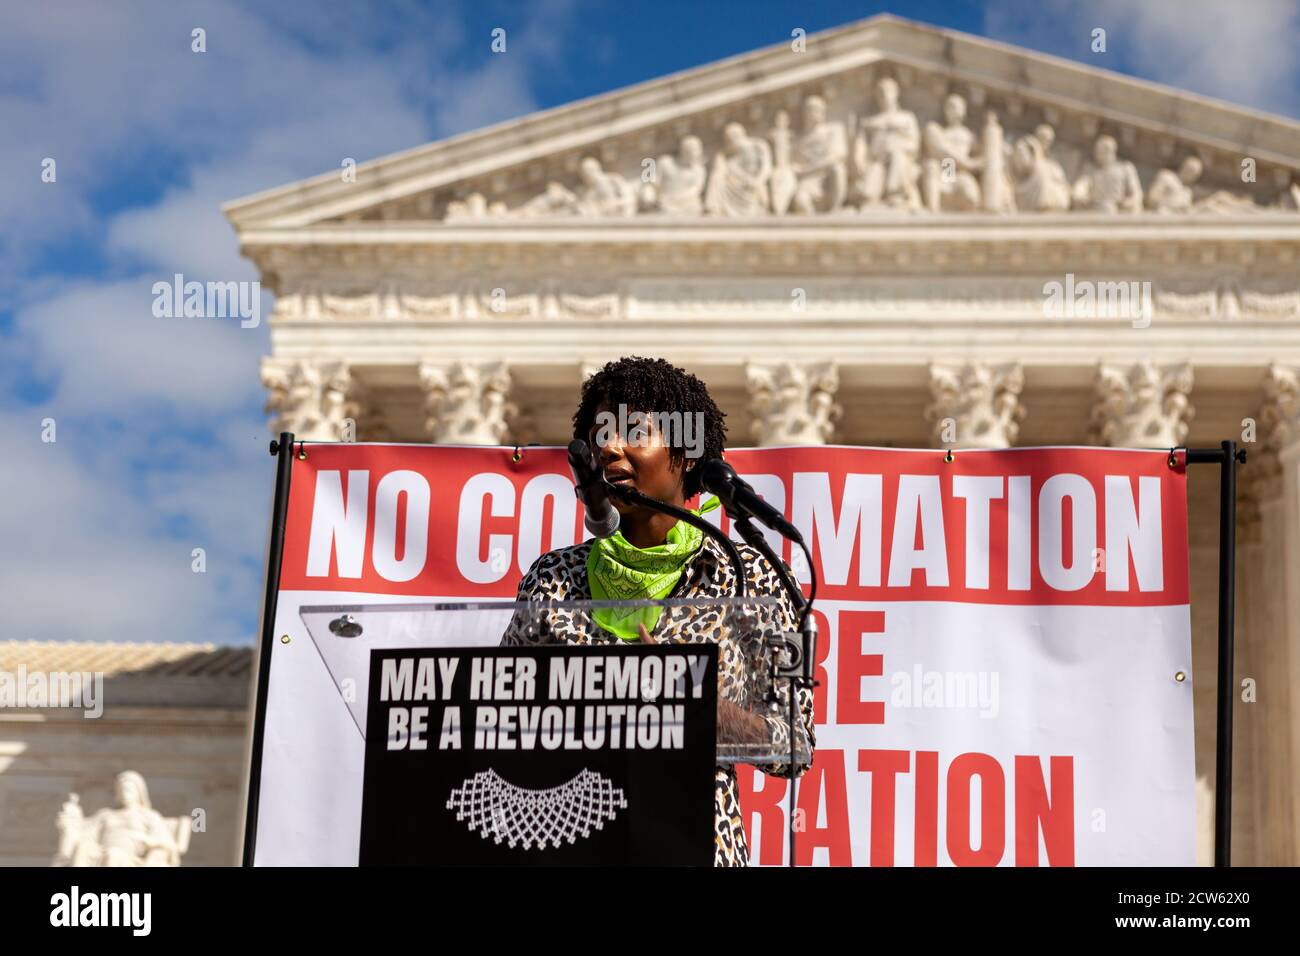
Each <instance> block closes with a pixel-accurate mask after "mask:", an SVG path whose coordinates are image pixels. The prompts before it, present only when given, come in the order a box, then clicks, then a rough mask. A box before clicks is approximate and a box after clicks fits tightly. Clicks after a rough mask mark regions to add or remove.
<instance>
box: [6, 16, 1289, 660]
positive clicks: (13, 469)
mask: <svg viewBox="0 0 1300 956" xmlns="http://www.w3.org/2000/svg"><path fill="white" fill-rule="evenodd" d="M879 12H892V13H895V14H897V15H899V16H905V17H910V18H912V19H916V20H920V21H924V22H928V23H933V24H937V25H941V26H946V27H951V28H954V29H958V30H963V31H966V32H969V33H973V34H977V35H982V36H988V37H991V38H994V39H998V40H1002V41H1005V42H1009V43H1015V44H1019V45H1023V46H1027V47H1031V48H1034V49H1037V50H1041V51H1044V52H1048V53H1054V54H1057V55H1060V56H1066V57H1070V58H1073V59H1077V60H1080V61H1082V62H1086V63H1089V64H1091V65H1095V66H1100V67H1103V68H1107V69H1112V70H1117V71H1120V72H1124V73H1129V74H1132V75H1135V76H1141V77H1144V78H1146V79H1151V80H1156V81H1159V82H1163V83H1168V84H1170V85H1173V86H1177V87H1181V88H1183V89H1188V90H1193V91H1195V92H1199V93H1203V94H1206V95H1210V96H1216V97H1219V98H1222V99H1226V100H1229V101H1233V102H1237V103H1241V104H1243V105H1247V106H1252V107H1255V108H1257V109H1263V110H1268V111H1271V112H1276V113H1280V114H1283V115H1287V116H1291V117H1296V116H1300V65H1298V64H1300V58H1297V57H1296V56H1295V55H1294V51H1295V50H1297V49H1300V5H1297V4H1295V3H1293V2H1290V0H1243V2H1238V3H1233V4H1228V3H1220V2H1218V0H1145V2H1138V0H1096V2H1082V0H1080V2H1067V0H1012V2H1002V3H992V2H990V3H979V2H969V0H948V2H928V3H903V2H898V3H891V4H884V3H848V2H807V3H805V2H799V3H795V2H787V3H778V2H763V0H748V2H744V3H741V2H730V0H723V2H710V3H683V2H671V0H661V2H659V3H654V4H639V3H638V4H628V3H625V2H619V3H614V2H607V3H597V2H581V0H532V2H528V3H523V2H520V3H492V2H460V0H451V2H436V3H435V2H427V3H418V2H415V0H385V2H374V0H371V2H367V0H349V2H346V3H345V2H335V0H317V2H311V3H306V2H301V3H299V2H290V0H276V2H275V3H266V2H259V3H253V2H239V0H213V2H198V3H189V2H184V0H162V2H150V0H132V2H126V0H86V2H72V0H51V2H48V3H39V4H38V3H24V2H20V0H8V2H6V3H4V4H2V5H0V130H3V135H2V136H0V224H3V225H2V228H0V496H2V497H0V500H3V502H4V507H3V508H0V596H2V597H3V598H4V607H5V617H6V621H7V623H8V627H7V628H6V633H5V635H4V638H6V639H8V638H16V639H36V640H118V641H122V640H135V641H161V640H170V641H214V642H217V643H240V644H246V643H249V642H251V641H252V640H253V636H254V632H255V630H256V626H257V611H258V606H259V602H260V595H261V588H262V564H263V560H264V554H263V549H264V546H265V537H266V519H267V512H268V510H269V497H270V490H271V477H272V469H273V462H272V459H271V458H270V457H269V456H268V455H267V451H266V448H267V441H268V439H269V433H268V432H267V429H266V419H265V416H264V414H263V412H262V402H263V400H264V396H263V393H262V389H261V386H260V384H259V381H258V374H257V363H258V359H259V358H260V356H262V355H264V354H266V352H267V351H268V347H269V346H268V337H267V330H266V327H265V325H264V324H263V325H262V326H261V327H259V328H256V329H241V328H240V327H239V323H238V321H237V320H230V319H227V320H222V319H158V318H154V317H153V316H152V313H151V310H150V305H151V303H152V294H151V291H150V290H151V286H152V285H153V283H154V282H156V281H158V280H160V279H169V278H170V276H171V275H172V274H173V273H175V272H182V273H184V274H185V276H186V278H187V279H199V280H207V279H217V280H232V279H235V280H240V279H255V278H257V276H256V274H255V272H254V270H253V268H252V266H251V265H250V264H249V263H248V262H246V261H245V260H243V259H241V258H240V257H239V255H238V250H237V248H236V243H235V240H234V236H233V233H232V231H231V229H230V227H229V225H228V224H227V223H226V221H225V219H224V217H222V215H221V213H220V211H219V207H220V205H221V203H223V202H226V201H229V200H231V199H235V198H238V197H241V196H245V195H248V194H250V193H253V192H256V191H259V190H262V189H267V188H270V187H274V186H278V185H282V184H285V183H289V182H292V181H294V180H297V179H301V178H304V177H307V176H311V175H314V174H317V173H321V172H324V171H326V170H333V169H337V168H338V164H339V158H340V157H343V156H352V157H355V158H356V159H358V160H365V159H371V158H374V157H376V156H382V155H384V154H386V153H390V152H394V151H397V150H401V149H407V148H410V147H412V146H417V145H420V144H422V143H425V142H428V141H430V140H434V139H439V138H442V137H445V136H449V135H452V134H454V133H458V132H462V131H464V130H467V129H473V128H475V127H478V126H483V125H487V124H490V123H494V122H498V121H500V120H504V119H508V118H510V117H512V116H518V115H521V114H524V113H528V112H531V111H534V110H537V109H543V108H546V107H550V106H555V105H559V104H562V103H566V102H570V101H572V100H575V99H581V98H583V97H587V96H593V95H596V94H599V93H603V92H606V91H608V90H612V89H617V88H619V87H622V86H626V85H628V84H630V83H636V82H639V81H641V80H646V79H651V78H653V77H657V76H662V75H664V74H666V73H671V72H674V71H677V70H684V69H689V68H691V67H694V66H699V65H702V64H705V63H708V62H711V61H713V60H717V59H720V58H722V57H726V56H731V55H733V54H736V53H742V52H745V51H747V50H752V49H756V48H759V47H762V46H766V45H769V44H773V43H779V42H783V41H788V38H789V36H790V31H791V30H792V29H794V28H795V27H800V28H803V29H805V30H806V31H808V32H809V33H813V32H815V31H817V30H822V29H826V28H829V27H833V26H838V25H841V24H844V23H849V22H852V21H854V20H857V19H861V18H863V17H867V16H870V15H872V14H875V13H879ZM195 27H202V28H203V29H204V30H205V31H206V35H207V52H206V53H201V54H198V53H194V52H192V51H191V49H190V42H191V41H190V36H191V30H193V29H194V28H195ZM496 27H504V28H505V29H506V31H507V37H508V48H507V53H506V54H505V55H493V54H491V52H490V49H489V43H490V39H491V31H492V30H493V29H494V28H496ZM1095 27H1103V28H1105V29H1106V30H1107V37H1108V50H1107V53H1105V54H1103V55H1098V54H1094V53H1092V52H1091V51H1090V50H1089V39H1090V35H1091V31H1092V29H1093V28H1095ZM46 158H52V159H54V160H55V162H56V172H57V178H56V180H55V181H54V182H42V180H41V167H42V162H43V161H44V160H45V159H46ZM269 311H270V302H269V300H268V301H267V302H266V303H265V304H264V308H263V314H264V315H265V314H268V313H269ZM46 419H53V420H54V422H55V428H56V438H57V440H56V441H54V442H46V441H42V427H43V425H42V423H43V422H44V420H46ZM195 548H202V549H204V551H205V553H206V568H207V570H206V573H203V574H195V573H194V572H193V571H192V570H191V563H192V558H191V554H192V551H193V549H195Z"/></svg>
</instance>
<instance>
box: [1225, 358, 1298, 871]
mask: <svg viewBox="0 0 1300 956" xmlns="http://www.w3.org/2000/svg"><path fill="white" fill-rule="evenodd" d="M1258 423H1259V443H1258V446H1257V447H1256V448H1254V449H1250V451H1251V455H1250V458H1249V459H1248V461H1247V464H1246V465H1245V466H1244V467H1243V468H1242V474H1243V477H1245V478H1246V482H1247V484H1246V488H1247V490H1248V492H1249V495H1250V497H1251V498H1252V499H1254V500H1255V501H1256V502H1257V507H1258V509H1259V526H1260V527H1259V534H1260V543H1259V557H1258V561H1257V562H1255V563H1253V564H1248V565H1247V566H1246V567H1245V568H1244V569H1242V571H1239V586H1240V583H1246V582H1241V581H1240V579H1241V578H1242V577H1246V578H1249V579H1250V581H1249V583H1247V584H1246V587H1247V596H1248V597H1247V600H1248V601H1249V608H1250V614H1251V621H1250V626H1251V627H1252V629H1253V630H1255V631H1256V633H1257V635H1258V639H1257V640H1256V639H1255V637H1253V636H1252V639H1251V643H1252V644H1258V650H1259V660H1258V671H1259V673H1258V676H1257V677H1256V681H1257V694H1258V700H1257V703H1256V704H1254V705H1253V706H1255V707H1258V708H1259V711H1258V714H1257V715H1256V716H1255V717H1254V721H1253V722H1257V723H1258V725H1259V728H1260V733H1259V738H1260V739H1259V741H1258V751H1257V752H1258V754H1259V760H1258V764H1257V766H1258V768H1259V776H1258V778H1257V783H1256V785H1257V786H1258V787H1260V788H1262V790H1263V792H1262V794H1261V795H1260V800H1259V809H1260V825H1261V832H1260V841H1259V844H1260V850H1261V855H1260V858H1259V859H1258V860H1257V861H1256V862H1258V863H1260V864H1263V865H1275V866H1295V865H1297V864H1300V859H1298V858H1297V844H1298V843H1300V840H1298V837H1300V787H1297V784H1296V780H1297V774H1300V368H1296V367H1286V366H1280V365H1274V366H1272V367H1270V368H1269V369H1268V371H1267V372H1266V374H1265V377H1264V382H1263V401H1262V404H1261V407H1260V413H1259V418H1258ZM1243 572H1244V573H1243ZM1240 709H1241V708H1238V711H1239V712H1240Z"/></svg>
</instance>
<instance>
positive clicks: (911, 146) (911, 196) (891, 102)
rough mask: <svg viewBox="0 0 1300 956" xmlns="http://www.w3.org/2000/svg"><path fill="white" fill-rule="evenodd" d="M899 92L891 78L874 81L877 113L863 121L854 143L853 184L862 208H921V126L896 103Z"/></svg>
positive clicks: (914, 115)
mask: <svg viewBox="0 0 1300 956" xmlns="http://www.w3.org/2000/svg"><path fill="white" fill-rule="evenodd" d="M898 93H899V90H898V83H897V81H895V80H893V79H891V78H890V77H883V78H881V79H880V81H879V82H877V83H876V105H877V107H878V112H876V113H875V114H873V115H871V116H868V117H867V118H866V119H865V120H863V121H862V126H861V128H860V129H859V130H858V135H857V136H856V137H855V139H854V142H853V172H854V183H853V185H854V191H855V192H856V193H857V194H858V196H859V197H861V199H862V204H863V207H864V208H870V207H872V206H879V205H885V206H892V207H901V208H905V209H920V208H921V192H920V189H919V188H918V185H917V179H918V176H919V173H920V166H919V164H918V155H919V152H920V148H921V129H920V126H919V125H918V123H917V120H916V114H915V113H911V112H909V111H907V110H905V109H903V108H901V107H900V106H899V105H898Z"/></svg>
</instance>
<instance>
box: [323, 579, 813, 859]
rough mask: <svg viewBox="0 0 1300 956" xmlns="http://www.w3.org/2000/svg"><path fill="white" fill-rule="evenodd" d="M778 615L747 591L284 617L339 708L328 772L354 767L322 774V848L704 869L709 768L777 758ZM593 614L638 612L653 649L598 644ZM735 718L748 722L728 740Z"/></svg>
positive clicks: (712, 777)
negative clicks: (331, 812) (325, 823)
mask: <svg viewBox="0 0 1300 956" xmlns="http://www.w3.org/2000/svg"><path fill="white" fill-rule="evenodd" d="M778 607H779V602H777V600H776V599H775V598H773V597H771V596H761V597H752V598H709V599H700V600H696V599H665V600H663V601H656V602H612V601H564V602H553V603H544V602H516V603H507V602H464V603H440V604H385V605H325V606H314V607H304V608H302V609H301V611H300V613H301V616H302V619H303V623H304V624H305V625H306V627H307V630H308V633H309V634H310V635H311V640H312V644H313V645H314V647H315V650H316V652H317V653H318V655H319V657H320V660H321V663H322V664H323V665H324V667H325V669H326V671H328V673H329V675H330V678H331V682H332V683H333V685H334V689H335V690H336V692H337V693H336V694H333V695H332V697H333V699H334V700H335V701H337V706H339V707H340V708H342V709H343V710H344V711H345V712H346V714H347V715H348V719H347V724H346V725H347V726H350V728H351V731H343V730H342V728H343V726H345V725H342V724H337V723H336V724H334V725H333V726H335V727H336V728H337V729H336V731H335V732H339V733H340V737H339V738H338V740H337V747H338V748H339V749H338V753H339V756H340V762H341V765H343V766H346V767H349V768H351V767H354V766H356V767H358V769H359V771H360V772H359V773H358V772H356V771H353V770H348V771H346V772H344V773H343V774H341V775H340V779H341V780H343V781H345V785H346V786H347V787H348V791H347V792H340V793H339V794H336V795H335V802H334V805H335V807H336V816H337V818H338V830H339V838H340V839H341V840H347V841H349V842H351V844H352V845H353V846H356V847H357V850H358V852H357V862H358V863H360V864H369V865H381V866H382V865H396V864H425V865H427V864H433V865H476V866H481V865H511V866H527V865H566V864H574V865H582V864H592V865H611V864H617V865H628V864H634V865H635V864H640V865H647V864H649V865H699V866H710V865H712V863H713V855H714V803H715V787H716V776H717V768H718V767H719V766H720V765H729V764H735V763H751V764H755V765H758V766H763V765H766V764H769V763H776V762H784V761H787V760H788V759H789V757H790V754H789V736H788V735H786V734H781V735H779V736H780V737H781V739H777V735H775V733H774V730H775V729H776V728H784V727H785V719H784V717H780V716H776V715H780V714H783V713H784V712H785V709H784V708H780V707H777V706H776V704H775V703H774V697H773V687H774V686H777V685H776V684H775V683H774V681H773V666H772V665H773V657H772V648H773V646H774V644H773V638H774V637H779V631H778V630H777V629H776V627H775V623H776V621H777V613H776V612H777V608H778ZM604 611H611V612H617V613H619V614H636V615H642V614H644V615H648V618H647V619H649V620H653V621H655V622H657V623H656V625H655V628H654V631H655V634H656V635H657V636H658V637H659V638H660V640H661V641H662V643H656V644H642V643H640V642H624V641H619V640H615V639H613V637H612V636H610V635H608V632H605V631H603V630H601V629H600V628H599V627H598V626H597V619H598V618H597V616H598V615H599V614H601V613H602V612H604ZM507 634H509V635H511V640H510V642H509V643H508V644H507V645H505V646H503V643H502V640H503V635H507ZM575 637H578V638H579V640H573V638H575ZM521 639H522V640H521ZM720 668H723V669H725V670H726V671H727V672H726V673H725V674H724V675H723V676H722V678H721V679H720V678H719V669H720ZM719 696H722V697H724V698H725V699H726V704H725V705H723V706H725V707H727V708H728V709H729V710H730V711H731V718H732V719H731V720H730V721H729V723H728V725H727V726H728V727H729V730H728V735H727V737H728V739H718V737H717V728H718V720H717V715H718V708H719V706H720V705H719ZM322 703H325V702H322ZM736 708H739V709H740V710H743V711H747V712H749V715H750V719H746V720H743V721H741V723H742V724H744V725H745V727H746V729H745V730H744V732H743V733H739V734H737V732H736V730H735V728H736V726H737V722H736V720H735V716H736ZM754 717H762V718H763V719H758V720H755V719H752V718H754ZM731 738H735V739H731ZM797 740H799V741H800V743H801V744H802V738H797ZM797 759H800V760H803V761H805V762H806V761H807V760H808V759H810V757H809V755H808V754H807V753H806V750H804V749H800V750H799V752H798V754H797ZM354 787H355V789H353V788H354ZM353 814H355V815H353Z"/></svg>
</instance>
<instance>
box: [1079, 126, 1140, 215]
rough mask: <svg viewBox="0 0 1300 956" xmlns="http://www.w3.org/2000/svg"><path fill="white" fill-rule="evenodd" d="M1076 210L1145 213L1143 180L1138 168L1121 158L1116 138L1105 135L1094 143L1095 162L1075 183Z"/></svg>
mask: <svg viewBox="0 0 1300 956" xmlns="http://www.w3.org/2000/svg"><path fill="white" fill-rule="evenodd" d="M1073 200H1074V207H1075V208H1076V209H1085V210H1089V211H1092V212H1141V211H1142V204H1143V196H1142V181H1141V180H1140V179H1139V178H1138V172H1137V167H1136V166H1134V165H1133V164H1132V163H1130V162H1129V161H1128V160H1126V159H1120V158H1119V146H1118V144H1117V143H1116V142H1115V137H1113V136H1108V135H1106V134H1102V135H1101V136H1098V137H1097V141H1096V143H1094V144H1093V149H1092V162H1090V163H1088V164H1087V165H1086V166H1084V168H1083V172H1082V174H1080V176H1079V178H1078V179H1077V180H1075V182H1074V191H1073Z"/></svg>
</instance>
